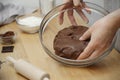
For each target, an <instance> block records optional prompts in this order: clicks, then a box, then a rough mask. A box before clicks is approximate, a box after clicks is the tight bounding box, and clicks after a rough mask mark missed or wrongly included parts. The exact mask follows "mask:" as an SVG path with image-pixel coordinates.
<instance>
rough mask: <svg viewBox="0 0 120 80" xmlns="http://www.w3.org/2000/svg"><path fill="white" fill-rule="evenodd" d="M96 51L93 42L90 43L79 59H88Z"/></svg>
mask: <svg viewBox="0 0 120 80" xmlns="http://www.w3.org/2000/svg"><path fill="white" fill-rule="evenodd" d="M94 50H95V46H94V45H93V44H92V42H90V43H89V44H88V45H87V47H86V48H85V49H84V51H83V52H82V53H81V54H80V55H79V57H78V58H77V59H78V60H80V59H85V58H88V57H89V56H90V55H91V54H92V53H93V52H94Z"/></svg>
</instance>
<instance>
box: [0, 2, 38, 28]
mask: <svg viewBox="0 0 120 80" xmlns="http://www.w3.org/2000/svg"><path fill="white" fill-rule="evenodd" d="M35 10H36V9H33V8H31V9H25V8H24V7H23V6H21V5H15V4H13V3H8V4H3V3H1V2H0V26H1V25H4V24H8V23H11V22H12V21H14V20H15V18H16V16H20V15H25V14H28V13H32V12H33V11H35Z"/></svg>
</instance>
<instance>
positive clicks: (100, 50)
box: [89, 49, 104, 59]
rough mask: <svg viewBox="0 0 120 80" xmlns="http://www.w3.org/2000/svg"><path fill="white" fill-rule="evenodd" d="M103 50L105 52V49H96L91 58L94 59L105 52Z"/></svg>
mask: <svg viewBox="0 0 120 80" xmlns="http://www.w3.org/2000/svg"><path fill="white" fill-rule="evenodd" d="M103 52H104V50H103V49H99V50H95V51H94V52H93V53H92V54H91V55H90V56H89V59H94V58H96V57H98V56H100V55H101V54H103Z"/></svg>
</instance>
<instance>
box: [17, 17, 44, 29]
mask: <svg viewBox="0 0 120 80" xmlns="http://www.w3.org/2000/svg"><path fill="white" fill-rule="evenodd" d="M41 21H42V18H38V17H35V16H31V17H27V18H23V19H19V20H18V24H20V25H25V26H28V27H36V26H40V23H41Z"/></svg>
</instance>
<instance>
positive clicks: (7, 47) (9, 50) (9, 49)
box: [2, 46, 14, 53]
mask: <svg viewBox="0 0 120 80" xmlns="http://www.w3.org/2000/svg"><path fill="white" fill-rule="evenodd" d="M13 49H14V46H3V47H2V53H7V52H13Z"/></svg>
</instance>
